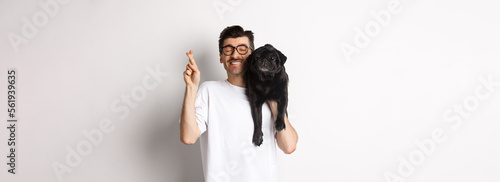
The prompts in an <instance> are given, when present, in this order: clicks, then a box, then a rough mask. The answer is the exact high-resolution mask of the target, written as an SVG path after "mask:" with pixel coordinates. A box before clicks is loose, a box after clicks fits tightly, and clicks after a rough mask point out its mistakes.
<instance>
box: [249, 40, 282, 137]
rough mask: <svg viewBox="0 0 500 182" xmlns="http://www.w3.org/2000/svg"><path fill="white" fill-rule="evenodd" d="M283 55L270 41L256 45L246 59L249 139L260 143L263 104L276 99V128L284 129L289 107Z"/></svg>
mask: <svg viewBox="0 0 500 182" xmlns="http://www.w3.org/2000/svg"><path fill="white" fill-rule="evenodd" d="M285 62H286V56H285V55H283V53H281V52H280V51H279V50H277V49H276V48H274V47H273V46H272V45H270V44H266V45H264V46H262V47H259V48H258V49H256V50H255V51H253V52H252V54H250V56H248V58H247V60H246V63H245V65H246V72H245V77H246V87H247V96H248V99H249V101H250V107H251V109H252V118H253V123H254V133H253V139H252V142H253V143H254V144H255V145H256V146H260V145H261V144H262V141H263V138H262V136H263V134H262V104H264V103H265V102H266V101H268V100H275V101H276V102H277V104H278V116H277V118H276V122H275V127H276V130H278V131H281V130H283V129H285V120H284V113H286V112H287V106H288V74H286V71H285V66H284V64H285Z"/></svg>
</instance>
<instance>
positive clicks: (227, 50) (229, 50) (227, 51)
mask: <svg viewBox="0 0 500 182" xmlns="http://www.w3.org/2000/svg"><path fill="white" fill-rule="evenodd" d="M235 49H236V51H237V52H238V53H239V54H240V55H245V54H247V53H248V50H249V49H252V47H250V46H248V45H245V44H242V45H238V46H236V47H235V46H231V45H226V46H224V47H222V48H221V50H222V51H221V52H222V54H224V55H225V56H230V55H233V53H234V50H235Z"/></svg>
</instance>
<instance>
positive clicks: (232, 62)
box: [231, 62, 241, 64]
mask: <svg viewBox="0 0 500 182" xmlns="http://www.w3.org/2000/svg"><path fill="white" fill-rule="evenodd" d="M231 64H241V62H231Z"/></svg>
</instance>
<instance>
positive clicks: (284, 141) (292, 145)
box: [268, 101, 299, 154]
mask: <svg viewBox="0 0 500 182" xmlns="http://www.w3.org/2000/svg"><path fill="white" fill-rule="evenodd" d="M268 104H269V106H270V108H271V112H272V114H273V120H275V121H276V115H277V113H278V105H277V103H276V101H268ZM284 115H285V117H284V119H285V129H283V130H281V131H277V132H276V135H275V137H276V141H277V143H278V147H279V148H280V149H281V150H282V151H283V152H284V153H285V154H291V153H293V152H294V151H295V149H296V147H297V141H298V140H299V136H298V135H297V132H296V131H295V129H294V128H293V126H292V125H291V124H290V121H288V116H287V115H286V114H284Z"/></svg>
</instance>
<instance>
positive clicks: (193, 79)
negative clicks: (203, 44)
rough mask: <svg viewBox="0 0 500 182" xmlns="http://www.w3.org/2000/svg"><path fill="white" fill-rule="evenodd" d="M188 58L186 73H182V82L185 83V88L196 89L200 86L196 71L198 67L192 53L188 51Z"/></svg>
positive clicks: (198, 71) (197, 71)
mask: <svg viewBox="0 0 500 182" xmlns="http://www.w3.org/2000/svg"><path fill="white" fill-rule="evenodd" d="M186 55H187V56H188V58H189V64H187V65H186V71H184V81H185V82H186V86H191V87H192V86H194V87H196V88H198V86H199V84H200V70H198V66H197V65H196V62H195V61H194V58H193V51H192V50H191V51H189V52H187V53H186Z"/></svg>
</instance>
